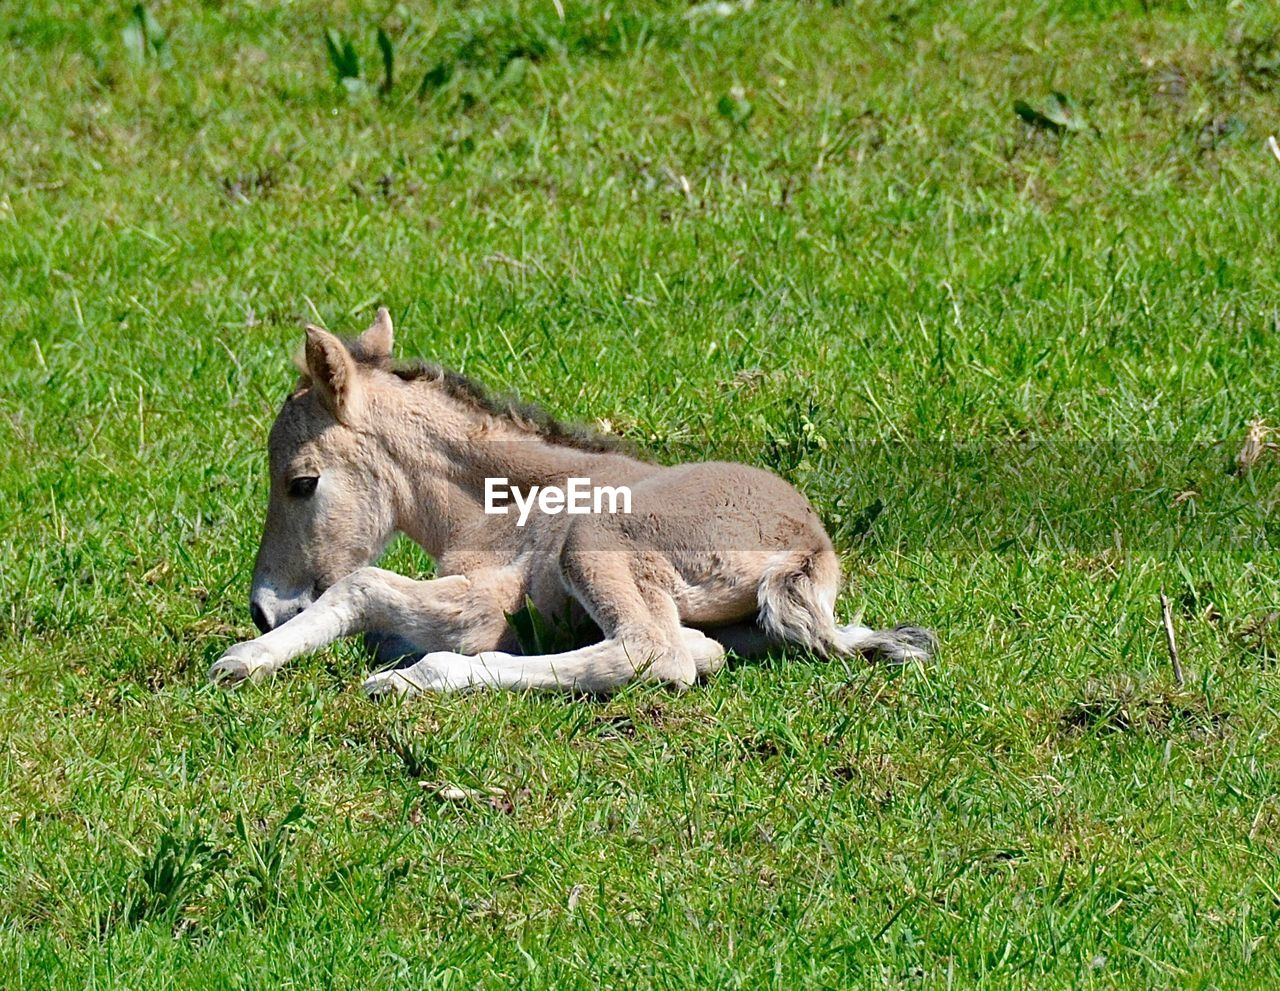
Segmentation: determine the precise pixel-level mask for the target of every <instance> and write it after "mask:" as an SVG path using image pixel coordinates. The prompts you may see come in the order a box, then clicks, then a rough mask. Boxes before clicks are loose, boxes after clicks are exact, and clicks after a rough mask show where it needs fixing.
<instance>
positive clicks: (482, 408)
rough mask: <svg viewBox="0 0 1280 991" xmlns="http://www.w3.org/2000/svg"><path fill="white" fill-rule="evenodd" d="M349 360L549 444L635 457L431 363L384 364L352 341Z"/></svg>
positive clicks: (605, 438)
mask: <svg viewBox="0 0 1280 991" xmlns="http://www.w3.org/2000/svg"><path fill="white" fill-rule="evenodd" d="M346 344H347V347H348V349H349V350H350V351H351V354H352V357H354V358H355V359H356V361H358V362H359V363H360V364H362V365H364V366H365V367H369V368H379V369H381V370H382V371H384V372H389V373H391V374H392V375H394V376H395V377H396V378H398V379H400V381H402V382H422V381H430V382H435V383H437V384H438V385H439V386H440V387H441V388H442V389H444V392H445V395H447V396H448V397H449V398H450V399H456V400H458V401H459V402H461V403H465V404H466V405H468V406H470V407H471V408H472V409H474V410H477V411H479V412H481V413H488V414H489V415H491V416H499V417H502V418H503V419H505V420H508V421H510V422H512V423H514V424H516V425H517V426H519V427H521V428H523V429H525V430H528V431H530V432H531V433H534V434H536V435H537V436H539V437H541V438H542V439H543V440H545V441H547V442H548V443H551V444H559V445H560V446H561V447H572V448H574V449H576V450H579V451H590V452H592V453H593V454H608V453H619V454H629V455H633V456H634V455H635V450H634V448H633V447H632V445H631V444H629V443H628V442H627V441H626V440H625V439H623V438H621V437H614V436H611V435H609V434H605V433H601V432H600V431H599V430H595V429H593V428H591V427H587V426H583V425H581V424H576V423H565V422H564V421H562V420H557V419H556V418H555V417H553V416H551V415H550V414H549V413H548V412H547V411H546V410H544V409H543V408H542V407H541V406H538V405H537V404H535V403H525V402H521V401H520V400H519V398H517V397H515V396H511V395H494V394H493V393H491V392H490V391H489V390H488V389H486V388H485V387H484V386H483V385H481V384H480V383H479V382H477V381H475V379H471V378H468V377H467V376H465V375H463V374H462V373H461V372H455V371H452V370H450V369H448V368H445V367H443V366H441V365H437V364H436V363H435V362H433V361H417V360H415V361H407V362H400V361H388V360H387V359H385V358H383V359H378V358H372V357H370V356H369V355H367V354H364V353H363V352H362V350H361V349H360V348H359V347H358V346H356V345H355V344H354V342H351V341H347V342H346Z"/></svg>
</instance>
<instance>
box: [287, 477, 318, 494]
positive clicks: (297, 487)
mask: <svg viewBox="0 0 1280 991" xmlns="http://www.w3.org/2000/svg"><path fill="white" fill-rule="evenodd" d="M319 481H320V476H318V475H299V476H298V477H297V478H291V479H289V495H291V496H293V497H294V498H295V499H306V498H307V497H308V496H310V495H314V494H315V491H316V485H317V484H318V483H319Z"/></svg>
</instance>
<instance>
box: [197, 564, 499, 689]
mask: <svg viewBox="0 0 1280 991" xmlns="http://www.w3.org/2000/svg"><path fill="white" fill-rule="evenodd" d="M500 601H501V599H500V590H498V589H496V588H494V587H493V586H492V585H488V584H486V583H477V582H473V581H472V580H471V579H469V578H466V577H464V576H462V575H451V576H449V577H447V578H436V579H433V580H431V581H414V580H413V579H411V578H406V577H404V576H403V575H397V574H396V573H395V572H393V571H384V570H383V569H381V568H360V569H359V570H358V571H353V572H352V573H351V574H349V575H347V576H346V577H345V578H343V579H341V580H339V581H338V582H335V583H334V585H333V586H332V587H331V588H330V589H328V590H327V591H326V592H325V593H324V594H323V595H321V596H320V598H318V599H317V600H316V601H315V602H314V603H313V604H312V605H311V606H309V607H308V608H307V609H304V610H303V611H302V612H300V613H299V614H298V615H297V616H295V617H294V618H293V619H291V620H289V621H288V622H287V623H283V624H281V625H280V626H278V627H277V628H276V629H274V630H272V631H271V632H270V633H264V634H263V635H262V636H260V637H258V638H257V639H256V640H247V641H245V642H243V643H238V644H236V645H235V646H233V647H232V648H231V649H230V650H228V651H227V652H226V653H225V654H223V655H222V656H221V657H220V658H218V660H217V661H216V662H215V663H214V665H213V666H212V667H211V668H210V669H209V679H210V680H211V681H215V682H219V683H222V684H235V683H236V682H240V681H244V680H245V679H246V678H252V679H260V678H265V677H267V676H269V675H272V674H274V673H275V672H277V671H279V670H280V668H282V667H283V666H284V665H285V664H286V663H287V662H288V661H289V660H290V659H292V658H294V657H297V656H298V655H299V654H306V653H309V652H311V651H313V650H319V649H320V648H321V647H324V646H326V645H327V644H330V643H332V642H333V641H335V640H338V639H341V638H342V637H347V636H352V635H353V634H356V633H367V632H370V631H378V632H394V634H395V635H396V636H397V637H398V638H400V639H403V640H404V641H407V642H408V643H409V644H412V645H413V647H414V652H416V653H419V654H426V653H429V652H431V651H436V650H492V649H494V648H496V647H497V646H498V645H499V644H500V642H501V640H502V637H503V634H504V633H505V632H506V618H505V616H504V615H503V612H502V608H501V606H500V604H499V603H500Z"/></svg>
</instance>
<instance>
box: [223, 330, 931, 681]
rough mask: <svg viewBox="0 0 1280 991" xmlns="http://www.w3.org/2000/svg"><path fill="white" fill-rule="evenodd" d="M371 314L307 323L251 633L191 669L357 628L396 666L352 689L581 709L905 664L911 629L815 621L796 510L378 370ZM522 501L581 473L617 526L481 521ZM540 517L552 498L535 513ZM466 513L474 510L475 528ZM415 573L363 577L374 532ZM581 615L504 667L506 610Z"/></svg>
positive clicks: (226, 671) (759, 476)
mask: <svg viewBox="0 0 1280 991" xmlns="http://www.w3.org/2000/svg"><path fill="white" fill-rule="evenodd" d="M391 346H392V328H391V318H390V316H389V315H388V313H387V311H386V310H385V309H380V310H379V311H378V315H377V319H376V320H375V321H374V323H373V326H371V327H370V328H369V329H368V330H367V331H365V333H364V334H363V335H361V336H360V337H359V338H357V339H356V340H354V341H351V342H349V343H344V342H343V341H341V340H339V339H338V338H337V337H335V336H334V335H332V334H330V333H328V332H327V331H324V330H321V329H320V328H318V327H308V328H307V340H306V350H305V360H304V362H303V364H304V368H303V380H302V382H301V384H300V385H299V386H298V388H297V389H296V390H295V391H294V393H293V394H292V395H291V396H289V398H288V399H287V400H286V401H285V403H284V406H283V407H282V408H281V410H280V413H279V415H278V416H277V418H276V421H275V424H274V425H273V426H272V428H271V437H270V441H269V453H270V465H271V495H270V501H269V503H268V506H267V521H266V527H265V531H264V533H263V536H262V544H261V546H260V547H259V550H258V558H257V563H256V565H255V567H254V574H253V590H252V594H251V598H250V608H251V612H252V615H253V620H254V623H255V625H256V626H257V627H258V628H259V629H260V630H261V631H262V633H263V635H262V636H260V637H258V638H257V639H256V640H249V641H246V642H244V643H239V644H236V645H235V646H233V647H231V649H229V650H228V651H227V652H226V653H225V654H223V656H222V657H221V658H219V659H218V661H217V662H216V663H215V664H214V665H213V667H212V668H211V669H210V671H209V676H210V677H211V678H212V679H213V680H215V681H220V682H224V683H233V682H238V681H241V680H243V679H246V678H261V677H265V676H267V675H271V674H273V673H275V672H276V671H278V670H279V669H280V668H281V667H282V666H283V665H284V664H285V662H287V661H288V660H289V659H290V658H292V657H296V656H298V655H299V654H303V653H306V652H308V651H312V650H316V649H317V648H320V647H323V646H324V645H325V644H328V643H330V642H332V641H333V640H336V639H338V638H339V637H346V636H350V635H353V634H357V633H365V634H367V635H369V636H370V638H371V639H373V640H375V641H381V642H382V643H383V645H384V647H385V648H386V651H387V653H388V656H394V657H409V658H412V659H416V663H413V664H411V665H410V666H407V667H401V668H398V669H391V670H386V671H382V672H380V673H378V674H375V675H373V676H372V677H371V678H369V679H368V680H367V681H366V682H365V685H364V687H365V690H366V691H368V692H369V693H370V694H371V695H380V694H384V693H390V692H398V693H417V692H421V691H450V690H456V689H466V688H471V687H474V686H486V685H487V686H495V687H502V688H514V689H523V688H538V689H565V690H571V691H580V692H590V693H601V692H608V691H611V690H613V689H616V688H618V687H619V686H620V685H622V684H624V683H625V682H628V681H630V680H632V679H635V678H644V679H652V680H656V681H660V682H663V683H666V684H669V685H672V686H676V687H679V688H683V687H686V686H688V685H690V684H692V683H693V682H694V681H695V680H696V679H697V678H698V677H699V676H700V675H707V674H711V673H713V672H715V671H717V670H719V668H720V667H721V665H722V664H723V662H724V655H725V651H726V649H730V650H733V651H734V652H736V653H738V654H743V655H751V654H757V653H760V652H762V651H764V650H767V649H768V648H769V647H771V646H774V645H780V644H795V645H797V646H800V647H803V648H806V649H808V650H810V651H813V652H814V653H817V654H820V655H823V656H837V657H843V656H848V655H852V654H855V653H860V654H864V655H867V656H869V657H872V658H878V659H884V660H891V661H906V660H912V659H922V660H923V659H927V658H928V657H929V655H930V653H931V652H932V650H933V647H934V644H935V638H934V637H933V634H932V633H930V632H928V631H926V630H921V629H918V628H914V627H898V628H897V629H894V630H888V631H876V630H871V629H868V628H866V627H863V626H856V625H852V626H838V625H836V622H835V619H834V617H833V607H834V603H835V597H836V589H837V584H838V581H839V578H840V567H839V562H838V560H837V558H836V555H835V552H834V551H833V550H832V546H831V541H830V539H829V538H828V537H827V534H826V532H825V531H824V530H823V528H822V524H821V523H820V522H819V520H818V517H817V515H816V514H815V513H814V511H813V509H812V508H811V507H810V506H809V504H808V502H807V501H806V500H805V499H804V497H803V496H801V495H800V493H798V492H797V491H796V490H795V489H793V488H792V487H791V486H790V485H788V484H787V483H786V482H784V481H783V480H782V479H780V478H778V477H777V476H775V475H772V474H770V473H769V472H766V471H762V470H761V469H758V468H751V467H748V466H746V465H740V464H727V463H703V464H686V465H673V466H671V467H664V466H660V465H655V464H650V463H647V462H644V461H640V460H637V459H635V458H633V457H630V456H628V455H626V454H624V453H622V452H620V451H619V450H617V449H616V448H615V445H614V444H613V443H611V442H610V441H609V440H607V439H606V438H603V437H599V436H595V435H586V434H581V433H575V432H573V431H570V430H568V429H566V428H565V427H563V426H562V425H560V424H558V423H556V422H554V421H551V420H549V419H547V418H546V417H545V416H543V415H541V414H539V413H537V412H536V411H531V410H527V409H522V408H519V407H516V406H512V405H510V404H507V405H504V404H499V403H495V402H493V401H492V400H490V399H488V398H487V397H486V396H485V395H484V394H483V393H482V392H481V391H480V389H479V388H478V387H477V386H475V385H474V384H472V383H471V382H469V381H468V380H466V379H464V378H462V377H461V376H459V375H456V374H453V373H450V372H446V371H442V370H441V369H439V368H437V367H435V366H431V365H423V366H418V367H415V368H411V369H404V368H397V367H393V366H392V364H391ZM497 479H505V480H506V483H505V484H507V485H510V486H511V487H513V488H515V489H518V490H522V491H526V492H527V491H529V490H530V489H531V488H532V487H533V486H540V487H542V488H543V489H546V488H548V487H553V488H554V487H557V486H558V487H560V488H564V487H565V485H566V483H569V482H571V481H578V482H581V481H582V480H584V479H589V480H590V482H591V483H592V484H594V485H596V486H608V487H609V488H610V489H613V490H614V491H615V492H616V491H619V490H622V489H626V490H628V491H629V497H630V498H629V506H626V507H625V508H629V510H630V512H621V511H617V510H618V508H619V507H618V505H617V501H616V500H615V502H614V504H613V505H612V506H611V507H610V508H611V509H613V510H615V511H613V512H609V511H604V512H601V513H599V514H595V513H592V514H589V515H584V514H581V513H569V512H554V511H552V510H549V509H547V503H546V502H543V503H541V505H540V506H539V508H535V509H533V510H532V511H531V512H528V513H526V514H525V515H526V517H527V518H526V519H525V520H524V521H523V525H521V523H522V521H521V519H520V516H519V515H518V514H517V513H515V512H511V513H507V514H505V515H493V513H492V510H493V508H494V506H493V503H494V499H493V493H492V491H491V489H492V488H493V486H494V480H497ZM552 505H553V506H554V502H553V503H552ZM486 508H488V509H490V512H488V513H487V512H486V511H485V510H486ZM397 532H399V533H404V534H407V535H408V536H409V537H410V538H411V539H413V540H414V541H416V542H417V543H418V544H420V545H421V546H422V547H423V548H424V549H425V550H426V551H427V552H428V553H429V554H430V555H431V556H432V557H433V558H434V559H435V562H436V565H437V570H438V574H439V577H438V578H435V579H432V580H430V581H413V580H411V579H409V578H405V577H403V576H401V575H397V574H394V573H392V572H389V571H384V570H382V569H379V568H375V567H371V565H372V564H373V562H375V561H376V560H377V559H378V558H379V557H380V556H381V554H382V551H383V549H384V548H385V547H386V545H387V542H388V541H389V540H390V538H391V537H392V536H393V535H394V534H395V533H397ZM526 601H531V602H532V603H533V605H534V607H535V608H536V609H537V610H538V611H539V612H540V613H541V614H542V615H543V616H545V617H548V618H553V619H554V618H565V619H569V620H573V619H577V620H589V621H591V622H594V624H595V625H596V626H597V627H598V628H599V631H600V635H601V639H599V642H597V643H593V644H591V645H589V646H586V647H581V648H578V649H573V650H568V651H565V652H563V653H557V654H547V655H537V656H521V655H520V654H518V653H516V652H515V649H516V641H515V638H514V634H513V631H512V629H511V626H510V624H509V622H508V619H507V616H508V615H509V614H511V613H514V612H516V611H518V610H519V609H520V608H521V607H522V606H523V605H524V604H525V603H526Z"/></svg>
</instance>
